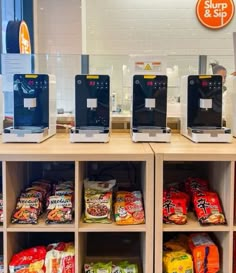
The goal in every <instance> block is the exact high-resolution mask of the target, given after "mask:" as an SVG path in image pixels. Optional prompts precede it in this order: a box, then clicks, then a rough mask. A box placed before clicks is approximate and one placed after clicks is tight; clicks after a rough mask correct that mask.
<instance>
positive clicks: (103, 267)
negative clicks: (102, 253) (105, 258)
mask: <svg viewBox="0 0 236 273" xmlns="http://www.w3.org/2000/svg"><path fill="white" fill-rule="evenodd" d="M93 269H94V273H112V262H109V263H96V264H94V266H93Z"/></svg>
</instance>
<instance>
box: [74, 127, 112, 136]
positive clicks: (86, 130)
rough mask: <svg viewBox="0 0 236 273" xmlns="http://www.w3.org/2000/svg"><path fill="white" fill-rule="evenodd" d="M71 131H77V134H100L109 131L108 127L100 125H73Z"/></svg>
mask: <svg viewBox="0 0 236 273" xmlns="http://www.w3.org/2000/svg"><path fill="white" fill-rule="evenodd" d="M71 132H72V133H79V134H86V135H90V134H101V133H107V132H109V128H107V127H102V126H80V127H74V128H72V129H71Z"/></svg>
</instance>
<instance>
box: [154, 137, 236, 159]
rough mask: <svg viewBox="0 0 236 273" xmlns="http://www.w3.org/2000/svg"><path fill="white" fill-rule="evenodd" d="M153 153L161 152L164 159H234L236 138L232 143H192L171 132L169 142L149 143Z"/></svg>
mask: <svg viewBox="0 0 236 273" xmlns="http://www.w3.org/2000/svg"><path fill="white" fill-rule="evenodd" d="M150 145H151V147H152V149H153V151H154V153H155V154H163V160H164V161H167V160H169V161H171V160H172V161H174V160H177V161H181V160H186V161H187V160H192V161H228V160H230V161H231V160H235V151H236V139H235V138H234V139H233V140H232V143H194V142H192V141H191V140H190V139H188V138H186V137H184V136H182V135H180V134H172V137H171V142H170V143H150Z"/></svg>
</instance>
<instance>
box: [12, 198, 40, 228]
mask: <svg viewBox="0 0 236 273" xmlns="http://www.w3.org/2000/svg"><path fill="white" fill-rule="evenodd" d="M40 213H41V202H40V200H39V199H38V198H36V197H30V198H27V197H20V198H19V199H18V201H17V204H16V209H15V210H14V212H13V214H12V217H11V222H12V223H18V224H37V223H38V216H39V215H40Z"/></svg>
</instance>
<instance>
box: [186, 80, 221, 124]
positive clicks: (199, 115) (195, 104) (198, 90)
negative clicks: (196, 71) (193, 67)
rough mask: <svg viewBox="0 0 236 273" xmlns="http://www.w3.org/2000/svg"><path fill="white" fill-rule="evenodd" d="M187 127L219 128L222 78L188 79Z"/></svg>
mask: <svg viewBox="0 0 236 273" xmlns="http://www.w3.org/2000/svg"><path fill="white" fill-rule="evenodd" d="M187 88H188V94H187V99H188V102H187V105H188V106H187V107H188V108H187V109H188V127H207V128H208V127H209V128H221V126H222V76H220V75H210V76H201V75H200V76H199V75H191V76H189V77H188V84H187Z"/></svg>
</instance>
